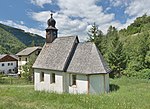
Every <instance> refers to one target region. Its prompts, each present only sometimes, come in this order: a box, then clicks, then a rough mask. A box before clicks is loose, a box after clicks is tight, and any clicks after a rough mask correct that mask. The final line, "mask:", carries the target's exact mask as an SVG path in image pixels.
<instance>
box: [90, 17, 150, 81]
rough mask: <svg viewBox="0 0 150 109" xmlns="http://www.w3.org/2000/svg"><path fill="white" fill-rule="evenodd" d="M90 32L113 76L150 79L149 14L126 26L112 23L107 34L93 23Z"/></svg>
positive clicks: (91, 39) (91, 38)
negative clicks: (114, 25) (118, 28)
mask: <svg viewBox="0 0 150 109" xmlns="http://www.w3.org/2000/svg"><path fill="white" fill-rule="evenodd" d="M89 35H90V39H89V41H93V42H95V43H96V45H97V47H98V49H99V50H100V51H101V53H102V54H103V56H104V57H105V60H106V61H107V62H108V64H109V66H110V68H111V69H112V72H113V73H111V74H112V77H114V76H115V77H120V76H122V75H126V76H129V77H131V76H134V77H137V78H147V79H149V78H150V16H147V15H143V16H141V17H138V18H137V19H136V20H135V21H134V22H133V23H132V24H131V25H129V26H128V27H127V29H122V30H117V29H116V28H115V27H112V26H110V27H109V29H108V31H107V34H106V35H104V34H103V33H102V31H101V30H99V29H98V27H96V25H93V27H92V28H91V29H90V31H89Z"/></svg>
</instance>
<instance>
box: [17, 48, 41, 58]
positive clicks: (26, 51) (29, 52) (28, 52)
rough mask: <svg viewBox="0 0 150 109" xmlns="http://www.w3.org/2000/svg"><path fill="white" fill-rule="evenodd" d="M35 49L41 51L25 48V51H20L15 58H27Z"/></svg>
mask: <svg viewBox="0 0 150 109" xmlns="http://www.w3.org/2000/svg"><path fill="white" fill-rule="evenodd" d="M37 49H42V47H27V48H26V49H24V50H22V51H20V52H19V53H17V54H16V55H17V56H28V55H30V54H31V53H33V52H34V51H36V50H37Z"/></svg>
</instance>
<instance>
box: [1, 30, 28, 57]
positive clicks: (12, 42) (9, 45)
mask: <svg viewBox="0 0 150 109" xmlns="http://www.w3.org/2000/svg"><path fill="white" fill-rule="evenodd" d="M25 47H26V45H25V44H23V43H22V42H20V41H19V40H18V39H17V38H15V36H13V35H12V34H10V33H9V32H7V31H5V30H4V29H2V28H0V54H4V53H13V54H15V53H17V52H18V51H19V50H21V49H23V48H25Z"/></svg>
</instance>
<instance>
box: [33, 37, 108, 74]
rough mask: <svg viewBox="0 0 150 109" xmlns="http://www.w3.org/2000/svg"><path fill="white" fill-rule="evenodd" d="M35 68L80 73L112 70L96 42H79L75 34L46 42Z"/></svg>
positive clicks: (97, 72)
mask: <svg viewBox="0 0 150 109" xmlns="http://www.w3.org/2000/svg"><path fill="white" fill-rule="evenodd" d="M75 42H76V43H75ZM33 68H39V69H50V70H59V71H64V72H70V73H80V74H99V73H109V72H110V69H109V67H108V65H107V64H106V62H105V61H104V59H103V57H102V55H101V53H100V52H99V50H98V49H97V47H96V46H95V44H94V43H92V42H86V43H79V42H78V38H77V37H75V36H71V37H59V38H56V39H55V40H54V41H53V42H52V43H46V44H45V45H44V47H43V48H42V51H41V53H40V54H39V56H38V57H37V59H36V61H35V63H34V65H33Z"/></svg>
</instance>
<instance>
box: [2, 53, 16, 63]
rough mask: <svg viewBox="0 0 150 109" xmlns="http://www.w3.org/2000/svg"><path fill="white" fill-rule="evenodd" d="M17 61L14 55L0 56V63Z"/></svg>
mask: <svg viewBox="0 0 150 109" xmlns="http://www.w3.org/2000/svg"><path fill="white" fill-rule="evenodd" d="M7 61H18V59H17V56H16V55H9V54H2V55H1V54H0V62H7Z"/></svg>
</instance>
